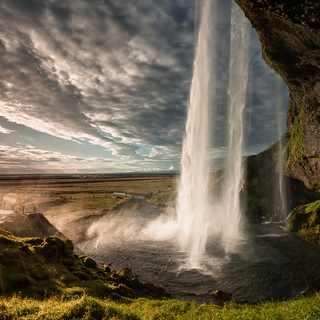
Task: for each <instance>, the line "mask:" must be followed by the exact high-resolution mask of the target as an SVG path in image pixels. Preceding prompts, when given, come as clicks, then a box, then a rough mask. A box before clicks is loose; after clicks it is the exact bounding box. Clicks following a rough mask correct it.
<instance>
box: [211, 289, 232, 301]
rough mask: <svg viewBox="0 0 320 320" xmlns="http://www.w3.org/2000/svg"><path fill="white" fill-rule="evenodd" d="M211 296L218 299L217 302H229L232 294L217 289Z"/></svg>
mask: <svg viewBox="0 0 320 320" xmlns="http://www.w3.org/2000/svg"><path fill="white" fill-rule="evenodd" d="M212 295H213V296H215V297H216V298H218V299H219V300H231V298H232V293H231V292H229V291H227V290H224V289H218V290H216V291H214V292H212Z"/></svg>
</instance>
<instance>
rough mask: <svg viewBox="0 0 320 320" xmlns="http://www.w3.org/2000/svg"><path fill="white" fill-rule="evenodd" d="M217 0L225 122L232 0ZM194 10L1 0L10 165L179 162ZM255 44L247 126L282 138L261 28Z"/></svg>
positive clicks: (157, 167) (128, 168)
mask: <svg viewBox="0 0 320 320" xmlns="http://www.w3.org/2000/svg"><path fill="white" fill-rule="evenodd" d="M220 3H221V4H220V7H221V14H220V15H219V22H220V23H219V26H220V29H221V37H220V38H221V39H220V46H219V55H220V57H221V59H222V60H221V61H222V62H221V63H220V64H219V70H217V72H218V73H219V75H221V83H220V84H219V86H220V89H219V88H218V89H217V90H218V92H220V94H217V96H218V98H217V99H219V104H220V106H221V107H220V108H221V112H220V113H219V115H220V117H221V125H220V127H219V126H218V127H219V128H218V129H216V131H217V130H218V131H219V130H221V128H223V126H224V124H225V122H224V121H225V104H226V101H227V95H226V89H225V84H226V83H227V82H228V74H227V65H228V49H227V48H228V41H229V38H230V35H229V33H230V28H229V24H230V17H229V15H228V13H229V11H230V3H229V1H220ZM194 15H195V2H194V1H192V0H177V1H170V0H164V1H156V0H136V1H131V0H123V1H117V0H90V1H89V0H77V1H73V0H63V1H62V0H48V1H44V0H43V1H41V0H38V1H36V0H16V1H11V0H2V1H1V3H0V25H1V28H0V65H1V75H0V138H1V146H0V162H1V166H2V171H3V173H19V172H20V173H24V172H25V173H27V172H58V171H60V172H61V171H62V172H70V173H71V172H120V171H122V172H132V171H169V170H177V169H179V159H180V153H181V142H182V137H183V134H184V122H185V118H186V107H187V101H188V94H189V87H190V81H191V77H192V66H193V53H194V43H195V37H194V31H195V27H194ZM220 20H221V21H220ZM251 51H252V57H253V59H252V61H253V62H252V66H253V67H252V78H254V81H253V82H252V83H253V84H252V88H251V92H252V94H250V96H251V97H252V99H251V105H252V108H251V112H250V115H251V120H252V121H251V122H250V123H252V125H250V123H249V121H248V122H247V132H248V133H247V135H248V137H249V142H248V152H253V151H254V152H256V151H260V150H262V149H263V148H264V147H265V146H267V145H268V144H270V143H271V142H272V141H273V140H274V139H275V138H276V133H275V132H273V131H274V130H275V125H276V124H275V121H276V119H275V117H274V114H275V113H274V105H275V102H274V87H273V84H274V81H270V79H271V78H272V77H274V74H273V72H272V71H270V69H266V67H265V64H264V62H263V61H262V59H261V52H260V45H259V42H258V41H257V36H256V35H255V38H254V40H253V45H252V50H251ZM262 74H263V76H262ZM219 90H220V91H219ZM283 92H284V95H286V91H285V90H284V91H283ZM284 109H285V108H283V110H284ZM267 110H268V111H267ZM248 114H249V113H248ZM262 115H263V116H262ZM265 116H268V119H269V120H270V121H269V123H268V124H267V127H266V126H265V122H266V120H265V119H266V118H265ZM247 118H248V117H247ZM262 118H263V119H262ZM248 119H249V118H248ZM261 119H262V120H261ZM262 122H263V123H264V125H261V123H262ZM268 126H269V127H268ZM248 128H249V129H248ZM271 131H272V132H273V133H272V134H271V135H270V132H271ZM221 132H222V131H221ZM257 132H258V133H257ZM251 133H254V134H251ZM220 147H221V148H222V151H223V138H221V143H220V146H219V145H218V146H217V147H216V148H218V149H217V150H216V151H214V150H213V153H212V154H216V155H217V154H219V155H221V157H223V154H224V153H223V152H220V151H219V149H220Z"/></svg>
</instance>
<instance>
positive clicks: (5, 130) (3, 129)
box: [0, 126, 14, 134]
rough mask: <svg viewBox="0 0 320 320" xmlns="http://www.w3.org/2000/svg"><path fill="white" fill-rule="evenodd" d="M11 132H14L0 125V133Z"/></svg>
mask: <svg viewBox="0 0 320 320" xmlns="http://www.w3.org/2000/svg"><path fill="white" fill-rule="evenodd" d="M12 132H14V131H13V130H9V129H6V128H4V127H2V126H0V133H3V134H10V133H12Z"/></svg>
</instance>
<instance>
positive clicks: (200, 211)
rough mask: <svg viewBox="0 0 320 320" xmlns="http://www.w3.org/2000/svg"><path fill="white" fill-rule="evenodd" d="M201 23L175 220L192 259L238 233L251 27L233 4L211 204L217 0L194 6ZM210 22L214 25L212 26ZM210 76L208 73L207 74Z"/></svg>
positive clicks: (227, 247)
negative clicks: (223, 128)
mask: <svg viewBox="0 0 320 320" xmlns="http://www.w3.org/2000/svg"><path fill="white" fill-rule="evenodd" d="M197 5H198V6H197V9H198V10H199V12H198V15H199V19H200V23H199V29H198V31H199V33H198V39H197V46H196V50H195V60H194V70H193V78H192V84H191V88H190V99H189V106H188V116H187V122H186V134H185V137H184V141H183V149H182V157H181V176H180V181H179V186H178V201H177V208H176V209H177V217H178V225H179V241H180V244H181V246H182V248H183V249H184V250H187V251H188V252H189V255H190V260H191V261H197V260H198V259H199V258H200V257H201V256H202V255H203V254H204V253H205V245H206V242H207V239H208V236H209V235H212V234H216V235H218V236H221V237H222V240H223V243H224V245H225V249H226V251H229V250H230V244H229V243H230V241H231V242H232V241H233V240H234V239H237V238H238V237H239V234H240V220H241V208H240V197H239V194H240V190H241V187H242V183H243V166H242V148H243V120H242V113H243V109H244V107H245V97H246V87H247V82H248V72H249V41H250V36H249V34H250V24H249V22H248V20H247V19H246V18H245V17H244V14H243V12H242V11H241V10H240V8H239V7H238V6H237V5H236V4H235V3H234V2H233V1H232V10H231V12H232V13H231V47H230V67H229V68H230V70H229V78H230V81H229V92H228V93H229V97H230V98H229V112H228V117H229V122H228V127H229V128H228V132H229V133H228V136H229V143H228V156H227V161H226V174H225V183H224V185H223V189H222V190H223V192H222V199H220V201H219V203H215V204H214V206H212V204H210V200H209V197H210V195H209V194H208V188H209V176H210V162H209V159H208V151H209V150H208V149H209V137H210V130H209V114H210V108H214V107H215V106H214V105H213V106H212V102H211V101H210V92H211V91H212V90H214V88H215V81H216V79H215V74H214V72H212V69H214V68H212V64H213V65H214V62H215V58H216V45H217V44H216V42H215V38H216V35H215V33H216V26H215V24H216V23H217V22H216V21H217V19H215V18H214V17H213V16H212V14H211V13H212V12H214V13H215V14H217V7H218V5H217V1H212V0H202V1H199V2H198V3H197ZM211 21H213V22H212V23H213V26H211ZM212 73H213V74H212Z"/></svg>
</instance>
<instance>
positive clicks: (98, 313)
mask: <svg viewBox="0 0 320 320" xmlns="http://www.w3.org/2000/svg"><path fill="white" fill-rule="evenodd" d="M319 318H320V296H319V294H317V295H315V296H313V297H308V298H300V299H298V300H292V301H287V302H277V303H276V302H266V303H262V304H260V305H239V304H236V303H233V302H232V303H229V304H227V305H225V306H224V307H219V306H216V305H212V304H205V305H197V304H196V303H191V302H188V301H177V300H167V301H159V300H158V301H154V300H148V299H138V300H131V299H125V298H122V299H120V300H117V301H112V300H108V299H104V300H103V299H97V298H93V297H90V296H83V297H81V298H80V299H78V300H70V301H61V300H60V299H59V298H58V297H52V298H49V299H45V300H43V301H37V300H33V299H29V298H24V299H22V298H20V297H19V296H14V297H11V298H4V297H2V298H0V319H55V320H56V319H70V320H71V319H127V320H130V319H132V320H135V319H153V320H156V319H157V320H158V319H159V320H160V319H188V320H189V319H255V320H256V319H299V320H301V319H319Z"/></svg>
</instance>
